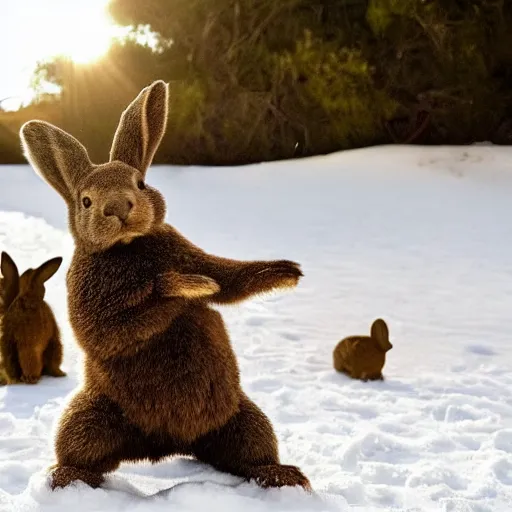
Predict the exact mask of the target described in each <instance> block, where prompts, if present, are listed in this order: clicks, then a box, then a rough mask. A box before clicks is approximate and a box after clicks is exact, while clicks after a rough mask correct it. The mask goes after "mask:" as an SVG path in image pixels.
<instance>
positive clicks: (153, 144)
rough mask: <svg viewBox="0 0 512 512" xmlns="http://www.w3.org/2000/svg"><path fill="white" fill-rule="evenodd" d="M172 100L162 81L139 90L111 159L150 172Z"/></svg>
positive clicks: (120, 128)
mask: <svg viewBox="0 0 512 512" xmlns="http://www.w3.org/2000/svg"><path fill="white" fill-rule="evenodd" d="M168 102H169V100H168V88H167V85H166V83H165V82H163V81H162V80H157V81H156V82H153V83H152V84H151V85H150V86H149V87H146V88H145V89H143V90H142V91H141V92H140V93H139V95H138V96H137V97H136V98H135V99H134V100H133V101H132V102H131V103H130V105H128V107H127V109H126V110H125V111H124V112H123V114H122V115H121V120H120V121H119V126H118V127H117V131H116V134H115V136H114V142H113V143H112V149H111V150H110V161H111V162H112V161H113V160H120V161H121V162H124V163H125V164H128V165H131V166H132V167H135V169H138V170H139V171H140V172H141V173H142V174H143V175H145V174H146V171H147V170H148V167H149V166H150V165H151V162H152V161H153V156H154V155H155V152H156V150H157V149H158V146H159V145H160V141H161V140H162V137H163V135H164V133H165V128H166V126H167V112H168Z"/></svg>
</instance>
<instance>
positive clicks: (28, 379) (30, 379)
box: [20, 375, 41, 384]
mask: <svg viewBox="0 0 512 512" xmlns="http://www.w3.org/2000/svg"><path fill="white" fill-rule="evenodd" d="M40 378H41V377H40V376H39V375H37V376H36V375H22V376H21V379H20V381H21V382H23V384H37V383H38V382H39V379H40Z"/></svg>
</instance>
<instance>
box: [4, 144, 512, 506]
mask: <svg viewBox="0 0 512 512" xmlns="http://www.w3.org/2000/svg"><path fill="white" fill-rule="evenodd" d="M148 181H149V182H150V183H151V184H153V185H155V186H157V187H158V188H160V189H161V190H162V192H163V193H164V194H165V196H166V198H167V202H168V208H169V211H168V221H169V222H171V223H172V224H174V225H175V226H176V227H177V228H178V229H180V230H181V231H182V232H183V233H184V234H185V235H186V236H188V237H189V238H190V239H191V240H193V241H194V242H195V243H197V244H198V245H201V246H202V247H203V248H204V249H206V250H208V251H211V252H214V253H217V254H220V255H224V256H231V257H236V258H281V257H284V258H289V259H294V260H297V261H299V262H301V263H302V265H303V269H304V273H305V278H304V279H303V281H302V282H301V284H300V285H299V287H298V288H297V289H295V290H293V291H291V292H286V293H279V294H275V295H272V296H268V297H263V298H261V299H258V300H254V301H251V302H248V303H246V304H244V305H242V306H239V307H236V308H223V312H224V315H225V318H226V321H227V324H228V326H229V329H230V332H231V335H232V341H233V345H234V347H235V350H236V353H237V354H238V357H239V361H240V366H241V370H242V379H243V384H244V387H245V389H246V390H247V392H248V393H249V395H250V396H251V397H252V398H254V399H255V400H256V402H257V403H258V404H260V406H261V407H262V408H263V409H264V411H265V412H266V413H267V414H268V415H269V416H270V418H271V419H272V421H273V423H274V426H275V429H276V431H277V434H278V437H279V440H280V449H281V455H282V459H283V461H285V462H287V463H296V464H298V465H299V466H301V468H302V469H303V470H304V471H305V473H306V474H307V475H308V476H309V477H310V479H311V481H312V483H313V486H314V488H315V490H316V491H317V494H316V495H314V496H307V495H305V494H304V493H303V492H301V491H299V490H297V489H284V490H280V491H279V490H272V491H263V490H261V489H258V488H257V487H255V486H254V485H252V484H241V485H239V486H237V487H224V486H222V485H218V484H215V483H207V484H202V485H201V484H190V485H182V486H178V487H176V488H175V489H174V490H173V491H171V492H169V493H165V492H164V493H160V494H157V495H156V496H152V497H144V496H139V497H137V496H134V495H132V494H130V493H129V492H128V491H127V490H126V489H123V485H124V484H126V485H127V482H128V480H127V479H121V478H120V477H119V476H117V477H114V478H112V479H111V480H110V481H109V487H110V488H109V489H100V490H96V491H93V490H90V489H88V488H86V487H84V486H78V487H76V488H68V489H65V490H62V491H58V492H55V493H51V492H50V491H49V490H48V489H47V487H46V479H45V472H44V470H45V468H46V467H48V466H49V465H50V464H52V463H53V462H54V460H53V457H52V440H51V436H52V431H53V425H54V422H55V420H56V419H57V418H58V416H59V414H60V411H61V409H62V407H63V404H64V403H65V399H66V396H67V395H69V393H71V392H72V391H73V389H74V388H75V387H76V386H77V385H78V383H79V380H80V375H81V354H80V352H79V351H78V349H77V347H76V345H75V343H74V340H73V336H72V333H71V331H70V329H69V326H68V324H67V312H66V302H65V284H64V277H65V272H66V270H67V265H68V263H69V258H70V255H71V252H72V249H73V246H72V241H71V238H70V237H69V235H68V234H67V231H66V214H65V207H64V204H63V202H62V201H61V200H60V198H59V197H58V196H57V195H56V193H54V192H53V191H52V190H51V189H50V188H49V187H48V186H47V185H46V184H44V183H43V182H42V181H41V180H40V179H39V178H37V177H36V176H35V174H34V173H33V171H32V170H31V169H29V167H26V166H20V167H0V248H1V249H5V250H7V251H9V252H10V253H11V254H12V255H13V256H14V258H15V260H16V261H17V262H18V264H19V266H20V267H22V268H26V267H27V266H33V265H39V264H40V263H41V262H42V261H44V260H45V258H49V257H52V256H56V255H62V256H64V257H65V263H64V265H63V268H62V269H61V270H59V272H58V274H57V275H56V276H55V277H54V278H52V280H51V281H50V282H49V284H48V287H47V289H48V293H47V298H48V301H49V302H50V303H51V304H52V305H53V307H54V309H55V312H56V314H57V317H58V319H59V321H60V323H61V325H62V330H63V333H64V343H65V364H64V368H65V370H67V371H68V372H69V378H67V379H51V378H45V379H43V380H42V382H41V383H40V384H39V385H38V386H36V387H29V386H13V387H8V388H2V389H0V510H1V511H23V512H31V511H50V510H51V511H54V510H55V511H57V512H64V511H66V512H67V511H68V510H73V511H74V512H81V511H85V510H90V511H108V512H115V511H121V510H125V509H126V510H130V511H139V512H149V511H160V510H162V511H163V510H173V511H201V512H203V511H205V510H219V511H223V512H230V511H236V512H238V511H240V510H244V512H263V511H274V510H276V511H277V510H279V511H285V510H286V511H294V512H296V511H299V512H300V511H313V512H317V511H336V510H358V511H381V510H394V511H445V512H469V511H472V512H500V511H510V509H511V507H512V220H511V219H512V150H511V149H507V148H493V147H488V146H473V147H465V148H402V147H383V148H376V149H369V150H361V151H352V152H346V153H343V154H336V155H331V156H328V157H321V158H314V159H307V160H302V161H297V162H284V163H276V164H264V165H257V166H250V167H246V168H231V169H198V168H189V169H184V168H167V167H160V168H158V167H156V168H153V169H152V170H151V171H150V173H149V175H148ZM377 316H382V317H383V318H384V319H385V320H386V321H387V322H388V325H389V327H390V334H391V341H392V342H393V344H394V348H393V350H392V351H391V352H389V353H388V362H387V366H386V367H385V369H384V374H385V376H386V378H387V380H386V381H385V382H377V383H361V382H356V381H350V380H349V379H347V378H346V377H344V376H342V375H338V374H336V373H335V372H334V370H333V368H332V350H333V348H334V346H335V345H336V343H337V342H338V341H339V339H341V338H342V337H344V336H345V335H348V334H356V333H366V332H367V331H368V330H369V326H370V323H371V322H372V320H373V319H374V318H376V317H377ZM120 473H121V474H122V475H123V476H129V479H130V480H129V481H131V482H132V483H133V484H134V485H136V486H138V487H139V488H141V489H142V490H143V491H144V492H146V493H147V494H148V495H149V494H154V493H156V492H157V491H158V490H160V489H164V488H165V487H166V486H167V485H168V484H169V482H168V481H167V480H166V479H169V478H176V477H190V478H191V479H194V478H196V479H197V478H199V479H200V478H202V477H203V476H204V475H205V474H206V475H208V477H209V478H210V479H211V480H216V481H218V482H219V483H222V482H228V483H238V480H237V479H235V478H232V477H230V476H226V475H221V474H216V473H214V472H213V471H211V470H210V469H209V468H205V467H203V466H200V465H199V464H198V463H195V462H193V461H190V460H169V461H168V462H165V463H162V464H158V465H156V466H151V465H142V464H141V465H133V466H128V465H124V466H122V467H121V469H120Z"/></svg>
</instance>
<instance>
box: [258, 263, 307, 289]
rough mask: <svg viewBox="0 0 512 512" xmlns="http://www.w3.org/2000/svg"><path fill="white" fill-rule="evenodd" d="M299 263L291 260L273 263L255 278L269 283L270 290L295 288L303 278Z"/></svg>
mask: <svg viewBox="0 0 512 512" xmlns="http://www.w3.org/2000/svg"><path fill="white" fill-rule="evenodd" d="M303 275H304V274H303V273H302V270H301V268H300V265H299V264H298V263H295V262H294V261H289V260H279V261H271V262H269V263H268V266H267V267H265V268H263V269H261V270H260V271H259V272H257V273H256V275H255V277H256V278H257V279H259V280H261V281H263V282H267V283H268V286H269V288H293V287H294V286H297V284H298V282H299V279H300V278H301V277H302V276H303Z"/></svg>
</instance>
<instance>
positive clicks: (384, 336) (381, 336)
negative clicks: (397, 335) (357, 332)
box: [371, 318, 389, 344]
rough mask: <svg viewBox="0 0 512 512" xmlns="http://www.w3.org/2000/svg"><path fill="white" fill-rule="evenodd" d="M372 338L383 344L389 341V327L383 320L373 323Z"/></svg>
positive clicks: (379, 319) (378, 319)
mask: <svg viewBox="0 0 512 512" xmlns="http://www.w3.org/2000/svg"><path fill="white" fill-rule="evenodd" d="M371 336H372V338H374V339H375V340H377V341H378V342H379V343H381V344H382V343H387V342H388V341H389V331H388V326H387V325H386V322H384V320H382V318H377V320H375V322H373V324H372V331H371Z"/></svg>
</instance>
